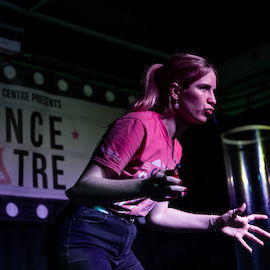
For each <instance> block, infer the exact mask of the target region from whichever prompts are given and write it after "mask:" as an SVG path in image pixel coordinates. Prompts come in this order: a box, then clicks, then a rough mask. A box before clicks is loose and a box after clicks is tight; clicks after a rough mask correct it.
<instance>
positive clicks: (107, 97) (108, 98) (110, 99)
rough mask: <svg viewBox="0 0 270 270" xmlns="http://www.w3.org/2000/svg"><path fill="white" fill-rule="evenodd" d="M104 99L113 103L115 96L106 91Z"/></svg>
mask: <svg viewBox="0 0 270 270" xmlns="http://www.w3.org/2000/svg"><path fill="white" fill-rule="evenodd" d="M106 99H107V101H109V102H113V101H114V100H115V95H114V93H113V92H112V91H110V90H108V91H107V92H106Z"/></svg>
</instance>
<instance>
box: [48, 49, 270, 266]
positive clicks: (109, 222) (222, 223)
mask: <svg viewBox="0 0 270 270" xmlns="http://www.w3.org/2000/svg"><path fill="white" fill-rule="evenodd" d="M217 80H218V75H217V72H216V70H215V69H214V67H213V65H212V64H211V63H209V62H208V61H207V60H206V59H204V58H202V57H199V56H196V55H191V54H175V55H173V56H172V57H171V58H170V59H169V60H168V61H167V62H166V63H165V64H164V65H161V64H155V65H153V66H151V67H150V68H148V69H147V71H146V73H145V74H144V76H143V81H142V82H143V86H144V94H143V95H142V97H140V98H139V99H138V100H137V102H136V103H135V105H134V106H133V108H132V109H131V111H130V112H129V113H128V114H127V115H125V116H123V117H122V118H120V119H118V120H117V121H116V122H115V123H113V124H112V125H111V126H110V127H109V129H108V131H107V132H106V134H105V135H104V137H103V139H102V140H101V142H100V143H99V145H98V147H97V149H96V150H95V152H94V154H93V156H92V159H91V161H90V162H89V164H88V165H87V167H86V169H85V171H84V172H83V174H82V175H81V177H80V178H79V180H78V181H77V183H76V184H75V186H74V187H73V188H72V189H70V190H68V191H67V195H68V197H69V198H70V200H69V203H68V205H67V206H66V207H65V209H64V210H63V211H62V212H61V214H60V215H59V217H58V220H57V222H56V225H55V234H54V237H53V238H52V239H53V241H52V242H53V244H52V247H51V250H50V254H49V265H50V269H58V270H59V269H88V270H89V269H90V270H94V269H102V270H107V269H117V270H120V269H133V270H135V269H136V270H137V269H143V267H142V266H141V264H140V263H139V261H138V260H137V259H136V257H135V256H134V254H133V253H132V251H131V250H130V247H131V245H132V242H133V240H134V238H135V235H136V227H135V225H134V224H133V222H134V219H136V218H138V217H145V218H146V222H147V224H148V226H149V227H150V228H153V229H157V230H162V231H168V232H197V231H214V230H216V231H219V232H221V233H223V234H225V235H228V236H231V237H235V238H236V239H238V241H239V242H240V243H241V244H242V245H243V246H244V247H245V248H246V249H247V250H249V251H250V252H252V249H251V247H250V246H249V245H248V244H247V243H246V242H245V241H244V240H243V237H246V238H249V239H251V240H253V241H254V242H256V243H258V244H260V245H263V242H262V241H261V240H259V239H258V238H257V237H256V236H254V235H253V234H251V233H250V232H256V233H259V234H261V235H264V236H267V237H270V234H269V233H267V232H265V231H264V230H262V229H260V228H258V227H257V226H254V225H250V224H249V222H250V221H253V220H257V219H267V216H265V215H260V214H252V215H249V216H247V217H242V216H240V214H241V213H243V212H244V211H245V208H246V205H245V204H243V205H242V206H241V207H239V208H236V209H233V210H229V211H228V212H227V213H225V214H223V215H220V216H219V215H206V214H193V213H187V212H183V211H180V210H178V209H174V208H170V206H169V202H170V201H171V200H172V199H174V198H177V197H180V196H184V195H185V194H186V193H187V192H188V190H187V188H186V187H185V186H183V185H182V181H181V179H179V178H178V177H177V174H175V175H173V174H174V173H171V172H172V171H169V170H174V168H177V164H179V163H180V159H181V154H182V148H181V145H180V143H179V142H178V141H177V138H178V137H179V135H180V134H181V133H182V132H183V131H184V130H185V129H186V128H187V127H188V126H189V125H190V124H191V123H197V124H203V123H205V122H206V121H207V119H208V118H209V117H210V116H211V115H212V114H213V111H214V106H215V104H216V97H215V91H216V84H217Z"/></svg>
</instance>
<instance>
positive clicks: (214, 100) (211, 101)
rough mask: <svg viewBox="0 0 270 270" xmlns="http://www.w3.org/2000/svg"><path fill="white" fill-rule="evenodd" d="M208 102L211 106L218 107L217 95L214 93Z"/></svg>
mask: <svg viewBox="0 0 270 270" xmlns="http://www.w3.org/2000/svg"><path fill="white" fill-rule="evenodd" d="M207 102H208V103H209V104H211V105H212V106H214V105H216V103H217V100H216V97H215V94H214V93H212V94H211V95H210V96H209V97H208V98H207Z"/></svg>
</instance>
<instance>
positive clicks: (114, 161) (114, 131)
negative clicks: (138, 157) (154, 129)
mask: <svg viewBox="0 0 270 270" xmlns="http://www.w3.org/2000/svg"><path fill="white" fill-rule="evenodd" d="M144 136H145V128H144V126H143V123H142V122H141V121H140V120H138V119H134V118H124V119H121V118H120V119H119V120H117V121H116V122H115V123H114V124H113V125H112V126H111V127H109V129H108V131H107V132H106V133H105V135H104V136H103V139H102V140H101V142H100V143H99V145H98V147H97V149H96V151H95V152H94V154H93V157H92V160H94V161H95V162H98V163H100V164H102V165H104V166H106V167H108V168H110V169H112V170H114V171H115V172H116V173H117V174H118V175H120V174H121V172H122V170H124V168H125V167H126V166H127V164H128V163H129V162H130V161H131V159H132V157H133V156H134V155H135V154H136V152H137V151H138V150H139V149H140V148H141V145H142V142H143V139H144Z"/></svg>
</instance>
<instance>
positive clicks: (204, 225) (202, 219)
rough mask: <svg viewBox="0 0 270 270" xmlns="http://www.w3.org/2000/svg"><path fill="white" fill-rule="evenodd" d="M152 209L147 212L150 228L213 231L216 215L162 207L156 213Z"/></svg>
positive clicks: (176, 230) (168, 230)
mask: <svg viewBox="0 0 270 270" xmlns="http://www.w3.org/2000/svg"><path fill="white" fill-rule="evenodd" d="M155 211H156V209H153V210H152V212H151V213H150V214H149V217H147V219H148V225H149V227H150V228H152V229H155V230H160V231H166V232H176V233H189V232H191V233H193V232H206V231H214V226H213V225H214V224H215V221H216V220H217V218H218V217H219V216H218V215H212V216H211V215H207V214H194V213H189V212H183V211H181V210H178V209H174V208H164V211H163V212H160V213H157V212H155Z"/></svg>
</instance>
